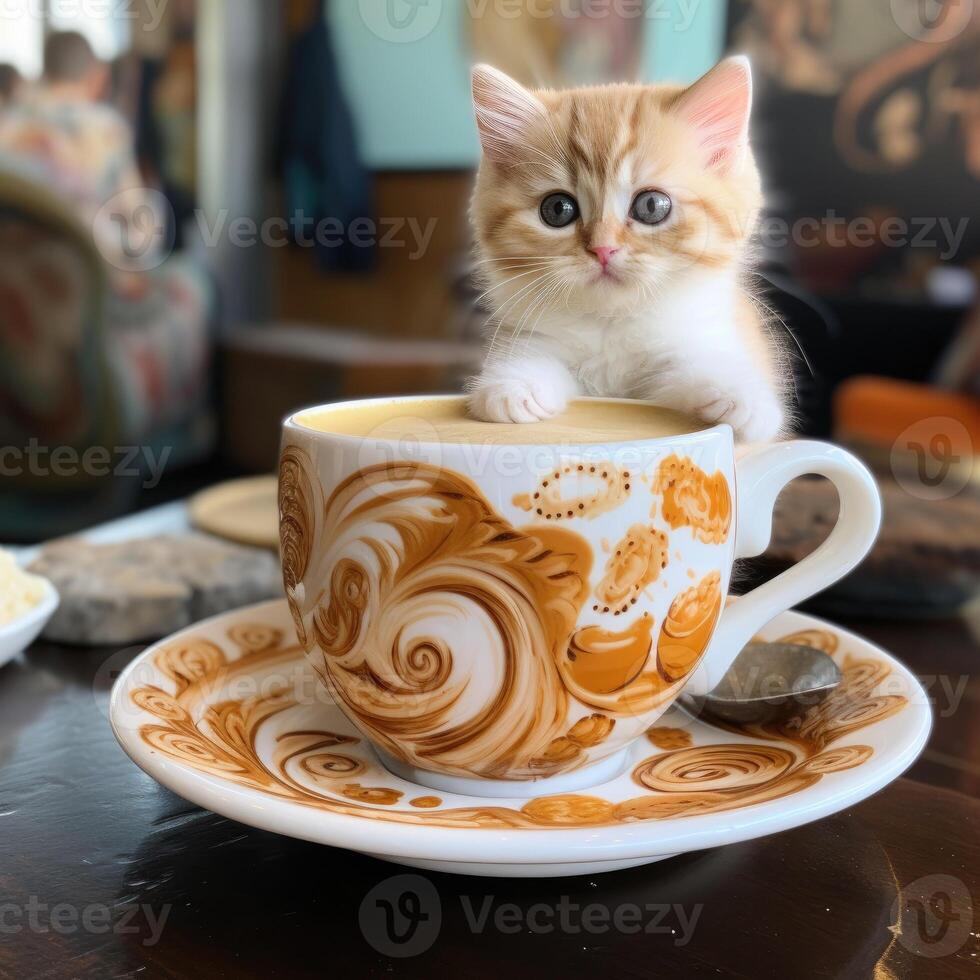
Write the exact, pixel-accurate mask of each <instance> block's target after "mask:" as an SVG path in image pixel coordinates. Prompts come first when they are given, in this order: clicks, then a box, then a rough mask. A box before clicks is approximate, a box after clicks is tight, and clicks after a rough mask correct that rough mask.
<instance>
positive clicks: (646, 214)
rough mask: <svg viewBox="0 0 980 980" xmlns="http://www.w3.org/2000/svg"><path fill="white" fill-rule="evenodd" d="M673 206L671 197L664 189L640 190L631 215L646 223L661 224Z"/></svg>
mask: <svg viewBox="0 0 980 980" xmlns="http://www.w3.org/2000/svg"><path fill="white" fill-rule="evenodd" d="M672 207H673V204H672V203H671V200H670V198H669V197H668V196H667V195H666V194H664V192H663V191H640V193H639V194H637V195H636V197H635V199H634V200H633V206H632V207H631V208H630V217H632V218H636V220H637V221H642V222H643V224H645V225H659V224H660V222H661V221H663V220H664V219H665V218H666V217H667V215H668V214H670V209H671V208H672Z"/></svg>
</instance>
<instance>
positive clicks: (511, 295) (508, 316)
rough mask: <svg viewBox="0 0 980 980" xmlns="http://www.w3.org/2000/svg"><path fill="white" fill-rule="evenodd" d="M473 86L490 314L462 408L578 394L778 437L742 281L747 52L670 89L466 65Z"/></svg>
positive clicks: (496, 414) (769, 351)
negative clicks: (550, 86)
mask: <svg viewBox="0 0 980 980" xmlns="http://www.w3.org/2000/svg"><path fill="white" fill-rule="evenodd" d="M473 97H474V101H475V104H476V115H477V122H478V124H479V130H480V138H481V141H482V144H483V163H482V166H481V168H480V173H479V177H478V179H477V185H476V191H475V194H474V197H473V205H472V216H473V222H474V225H475V227H476V234H477V241H478V246H479V253H480V263H481V264H480V269H481V271H482V275H483V278H484V279H485V281H486V285H487V292H486V293H485V297H486V300H487V302H488V303H489V304H490V305H491V307H492V308H493V309H494V310H495V313H494V316H493V317H492V318H491V321H490V328H491V331H492V334H493V338H492V340H491V343H490V350H489V353H488V356H487V361H486V365H485V367H484V370H483V373H482V374H481V375H480V376H479V377H478V378H474V379H473V381H472V382H471V383H470V386H469V390H470V399H469V403H470V410H471V412H472V413H473V414H474V415H475V416H477V417H478V418H482V419H487V420H491V421H498V422H535V421H538V420H541V419H545V418H549V417H550V416H552V415H555V414H556V413H558V412H560V411H561V410H562V408H563V407H564V405H565V403H566V401H567V400H568V399H569V398H571V397H573V396H575V395H577V394H590V395H604V396H607V397H612V396H621V397H633V398H646V399H651V400H653V401H656V402H658V403H660V404H661V405H664V406H666V407H670V408H674V409H678V410H681V411H685V412H689V413H693V414H697V415H698V416H700V417H701V418H703V419H706V420H707V421H710V422H716V421H724V422H729V423H731V425H732V426H733V427H734V429H735V431H736V434H737V436H738V437H739V438H740V439H743V440H747V441H758V440H766V439H772V438H774V437H776V436H777V435H778V434H779V433H780V431H781V430H782V427H783V424H784V418H785V412H784V406H783V388H784V385H783V383H782V378H783V377H785V376H786V373H787V372H786V371H785V370H784V368H783V366H782V358H781V356H780V352H779V351H778V350H777V348H776V347H775V346H774V345H773V343H772V342H771V340H770V338H769V336H768V333H767V329H766V322H765V321H764V319H763V316H762V314H761V313H760V310H759V309H758V308H757V306H756V304H755V303H754V301H753V300H752V299H751V298H750V296H749V294H748V292H747V291H746V288H745V285H744V277H745V275H746V273H747V271H748V264H749V258H750V256H749V242H750V239H751V236H752V232H753V229H754V226H755V223H756V220H757V216H758V213H759V210H760V208H761V206H762V190H761V181H760V177H759V171H758V169H757V167H756V164H755V160H754V158H753V155H752V151H751V148H750V146H749V115H750V111H751V103H752V76H751V71H750V67H749V63H748V61H747V60H746V59H745V58H731V59H728V60H726V61H723V62H722V63H721V64H719V65H718V66H717V67H716V68H714V69H713V70H712V71H711V72H709V73H708V74H707V75H705V76H704V78H702V79H701V80H700V81H698V82H696V83H695V84H694V85H692V86H690V87H689V88H686V89H685V88H683V87H679V86H671V85H656V86H640V85H609V86H604V87H601V88H586V89H574V90H570V91H562V92H555V91H537V92H530V91H528V90H527V89H525V88H523V87H522V86H520V85H519V84H518V83H517V82H515V81H513V80H512V79H510V78H508V77H507V76H506V75H503V74H502V73H501V72H498V71H496V70H495V69H493V68H490V67H487V66H483V65H481V66H478V67H477V68H476V69H474V72H473Z"/></svg>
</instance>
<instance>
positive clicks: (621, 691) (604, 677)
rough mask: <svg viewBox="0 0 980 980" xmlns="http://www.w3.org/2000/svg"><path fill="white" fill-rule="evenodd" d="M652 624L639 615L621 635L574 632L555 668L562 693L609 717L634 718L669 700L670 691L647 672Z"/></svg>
mask: <svg viewBox="0 0 980 980" xmlns="http://www.w3.org/2000/svg"><path fill="white" fill-rule="evenodd" d="M652 648H653V618H652V617H651V616H650V615H649V614H647V613H644V614H643V615H642V616H640V617H638V618H637V619H636V621H635V622H633V623H632V624H630V625H629V626H627V627H626V628H625V629H623V630H618V631H617V630H610V629H605V628H604V627H602V626H586V627H583V628H582V629H580V630H577V631H576V632H575V634H574V635H573V636H572V638H571V641H570V642H569V644H568V650H567V651H566V654H565V658H564V659H563V660H562V662H561V676H562V680H563V681H564V683H565V687H566V688H567V689H568V691H569V692H570V693H571V694H573V695H574V696H575V697H576V698H577V699H578V700H579V701H581V702H582V703H583V704H587V705H590V706H591V707H594V708H601V709H602V710H603V711H607V712H609V713H611V714H625V715H637V714H642V713H643V712H646V711H650V710H652V709H653V708H655V707H656V706H657V705H658V704H661V703H664V702H665V701H667V700H668V699H670V698H671V697H673V695H674V692H675V688H674V687H673V686H672V685H670V684H669V683H668V682H667V681H666V680H665V679H664V678H663V677H662V676H661V674H660V673H659V672H658V671H657V670H656V668H655V667H653V668H650V669H647V667H648V663H649V660H650V651H651V650H652Z"/></svg>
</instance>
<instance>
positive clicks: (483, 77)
mask: <svg viewBox="0 0 980 980" xmlns="http://www.w3.org/2000/svg"><path fill="white" fill-rule="evenodd" d="M473 105H474V106H475V107H476V124H477V126H478V127H479V130H480V142H481V143H482V144H483V152H484V153H485V154H486V156H487V157H488V158H489V159H491V160H495V161H496V162H498V163H510V162H512V161H513V160H514V159H516V158H517V157H518V156H519V155H520V154H519V150H520V147H521V144H522V142H523V140H524V137H525V135H526V133H527V130H528V127H529V126H530V125H531V124H532V123H533V122H534V121H535V120H536V119H539V118H540V117H541V116H542V115H544V111H545V110H544V106H543V105H542V104H541V103H540V102H539V101H538V100H537V99H536V98H535V97H534V96H533V95H532V94H531V93H530V92H529V91H528V90H527V89H526V88H524V86H523V85H520V84H519V83H518V82H515V81H514V79H513V78H510V77H509V76H507V75H505V74H504V73H503V72H502V71H497V69H496V68H491V67H490V65H477V66H476V67H475V68H474V69H473Z"/></svg>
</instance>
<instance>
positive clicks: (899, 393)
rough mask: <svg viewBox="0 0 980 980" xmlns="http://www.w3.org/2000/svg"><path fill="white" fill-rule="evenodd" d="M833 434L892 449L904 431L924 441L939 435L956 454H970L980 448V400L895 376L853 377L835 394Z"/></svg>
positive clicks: (845, 438) (843, 438) (845, 439)
mask: <svg viewBox="0 0 980 980" xmlns="http://www.w3.org/2000/svg"><path fill="white" fill-rule="evenodd" d="M834 434H835V437H836V438H837V439H838V440H841V441H844V442H851V443H862V444H866V445H868V444H870V445H879V446H885V447H889V448H891V447H894V446H896V443H897V442H898V441H899V440H900V439H902V440H903V441H904V437H905V436H909V437H910V438H911V437H913V436H914V437H915V438H916V439H918V440H919V441H920V442H921V441H924V442H925V443H928V442H930V441H931V440H932V439H934V438H937V437H939V438H942V439H944V440H948V441H949V444H950V446H949V448H950V449H951V451H952V452H953V453H954V454H955V455H957V456H960V457H971V456H974V455H976V454H977V453H980V399H977V398H974V397H973V396H971V395H965V394H960V393H958V392H952V391H943V390H941V389H939V388H933V387H931V386H930V385H924V384H915V383H913V382H909V381H895V380H893V379H891V378H878V377H857V378H851V379H849V380H848V381H845V382H843V383H842V384H841V385H840V387H839V388H838V389H837V392H836V394H835V396H834ZM903 448H904V447H903Z"/></svg>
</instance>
